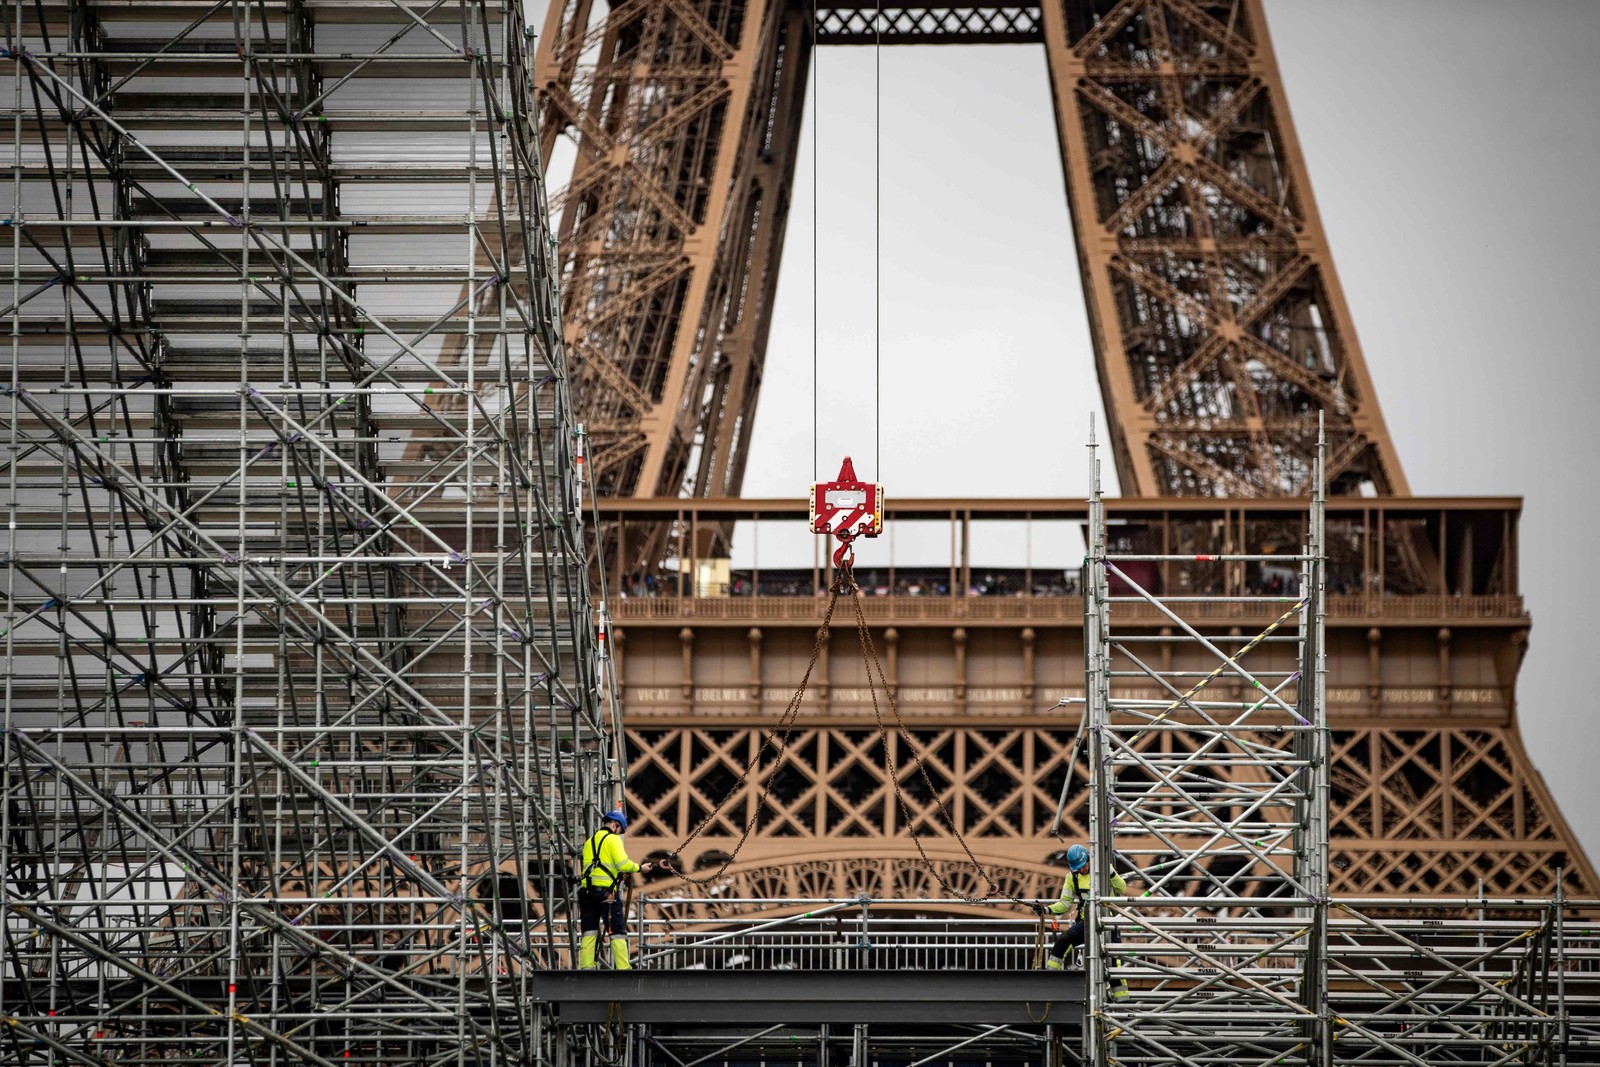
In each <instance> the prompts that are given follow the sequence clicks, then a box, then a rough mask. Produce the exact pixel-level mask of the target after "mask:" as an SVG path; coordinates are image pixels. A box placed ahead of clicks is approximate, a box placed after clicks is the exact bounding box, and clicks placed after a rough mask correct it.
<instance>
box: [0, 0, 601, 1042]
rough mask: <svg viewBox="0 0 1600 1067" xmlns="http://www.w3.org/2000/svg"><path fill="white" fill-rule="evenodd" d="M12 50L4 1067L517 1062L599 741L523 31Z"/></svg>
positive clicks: (367, 28) (558, 948) (88, 6)
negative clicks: (17, 1066)
mask: <svg viewBox="0 0 1600 1067" xmlns="http://www.w3.org/2000/svg"><path fill="white" fill-rule="evenodd" d="M4 10H5V20H6V30H5V38H6V42H5V45H6V54H5V57H4V58H5V59H6V60H7V62H8V63H9V64H10V71H11V75H12V77H11V92H10V93H9V94H8V96H9V107H10V109H11V114H10V116H9V119H10V121H9V122H8V123H7V128H8V130H9V132H10V134H11V141H12V146H11V149H10V151H9V153H7V154H8V155H9V157H10V165H11V166H10V169H11V176H10V177H11V180H10V183H9V184H10V186H11V197H10V201H11V203H10V206H9V211H8V217H7V218H6V220H5V226H6V229H7V230H8V231H9V236H10V240H9V241H8V242H7V244H8V247H9V255H10V262H9V264H8V266H9V273H10V276H11V284H10V286H9V287H8V292H7V294H6V296H5V297H3V298H0V299H3V300H4V302H5V304H6V311H5V315H6V318H7V321H8V324H9V326H10V331H9V345H8V355H9V363H10V366H9V371H8V374H7V375H6V380H5V381H4V383H3V385H0V388H3V391H4V397H3V405H4V410H5V426H4V430H3V431H0V432H3V435H4V445H5V448H4V452H3V454H0V463H3V464H4V466H5V471H4V479H5V495H6V517H7V520H8V526H7V532H6V543H5V545H4V553H5V557H4V563H5V566H6V583H5V598H6V603H5V620H4V634H3V637H4V641H5V652H6V657H7V665H8V670H7V672H6V677H5V682H4V723H3V726H4V736H3V739H0V746H3V748H0V795H3V800H4V806H3V808H0V870H3V872H4V876H3V881H0V908H3V912H4V924H3V936H4V946H5V950H4V953H3V958H4V963H3V964H0V1005H3V1006H4V1015H5V1023H6V1026H5V1027H4V1028H3V1029H0V1050H4V1051H3V1052H0V1058H3V1059H5V1060H6V1061H7V1062H16V1063H31V1062H39V1063H43V1062H72V1063H80V1062H81V1063H106V1062H116V1063H137V1062H147V1061H148V1062H153V1061H155V1060H161V1061H162V1062H172V1061H181V1062H185V1063H191V1064H219V1065H221V1064H228V1065H231V1064H236V1063H245V1062H250V1063H257V1062H260V1063H269V1062H270V1063H287V1062H306V1063H329V1064H331V1063H344V1062H367V1063H385V1064H421V1063H435V1062H450V1063H457V1062H484V1063H490V1062H494V1063H503V1062H518V1063H523V1062H531V1061H533V1060H541V1061H547V1060H548V1059H549V1058H550V1055H551V1050H550V1049H549V1048H546V1047H545V1045H544V1043H545V1042H546V1041H547V1040H550V1039H551V1036H550V1035H551V1034H552V1033H553V1031H552V1030H551V1028H549V1027H547V1026H545V1025H544V1023H543V1021H542V1020H541V1019H540V1018H539V1017H538V1013H539V1011H540V1010H541V1009H539V1008H538V1007H537V1006H536V1005H535V1004H534V1002H533V1000H532V998H530V997H529V996H528V986H529V982H530V976H531V975H532V974H533V973H534V972H536V971H537V970H539V969H541V968H548V967H552V966H560V965H563V964H564V963H565V961H566V959H567V953H568V952H569V951H570V947H571V946H570V939H571V934H570V932H569V931H568V929H567V924H566V923H565V922H564V920H562V915H563V913H564V911H565V909H566V906H567V903H568V900H567V894H568V888H567V879H566V877H565V875H566V872H567V871H568V869H569V866H570V858H571V856H572V854H573V853H574V851H575V850H576V847H577V844H578V843H579V842H581V839H582V836H583V834H585V833H586V832H587V830H588V829H589V828H591V827H592V825H593V824H594V822H595V816H596V814H597V812H598V811H599V810H604V807H606V806H609V803H610V802H611V801H613V800H614V799H615V792H616V788H617V775H616V771H615V763H614V759H613V754H612V750H611V742H610V737H611V736H612V735H613V733H615V732H616V731H615V726H616V724H615V723H614V722H613V721H612V718H613V716H614V714H615V704H614V701H612V700H611V699H610V687H611V685H612V679H611V676H610V669H609V668H610V665H609V662H608V661H607V660H606V659H605V657H604V655H603V650H602V649H601V648H600V647H599V645H598V643H597V641H596V638H595V607H594V605H593V604H592V602H591V598H590V593H589V576H588V563H587V558H588V552H589V547H588V541H589V537H590V531H589V530H588V529H587V528H586V526H585V523H584V521H583V515H582V506H583V491H582V490H583V486H582V484H581V483H582V477H583V474H582V463H581V461H580V460H579V458H578V457H579V451H578V450H579V449H580V448H581V436H582V429H581V427H580V426H579V425H578V424H577V422H576V420H575V418H574V415H573V411H572V406H571V398H570V394H569V383H568V380H567V373H566V354H565V351H564V348H563V340H562V332H561V327H560V321H559V307H560V303H559V299H558V296H557V292H556V286H555V270H554V255H553V248H554V243H553V240H552V238H551V234H550V230H549V225H548V220H547V207H546V205H547V200H546V194H545V188H544V184H543V176H542V172H543V166H542V163H541V160H540V158H539V153H540V146H539V140H538V136H537V130H536V126H535V121H534V118H533V115H532V85H531V78H530V70H531V55H530V44H531V41H530V36H531V35H530V34H529V32H528V30H527V28H526V27H527V12H526V11H525V9H524V6H523V5H522V4H521V3H518V2H505V0H428V2H421V0H393V2H390V3H378V4H367V3H358V2H353V0H326V2H325V0H318V2H317V3H314V4H312V3H307V2H305V0H287V2H282V0H236V2H218V3H210V2H196V3H184V4H171V5H157V4H148V5H146V4H137V5H125V4H111V3H102V2H99V0H44V2H40V3H30V4H23V3H21V2H20V0H19V2H15V3H13V4H10V5H7V6H6V7H5V9H4Z"/></svg>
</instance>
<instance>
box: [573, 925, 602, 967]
mask: <svg viewBox="0 0 1600 1067" xmlns="http://www.w3.org/2000/svg"><path fill="white" fill-rule="evenodd" d="M599 947H600V935H599V934H584V935H583V936H582V937H580V938H578V970H580V971H592V970H594V965H595V959H594V957H595V950H596V949H598V948H599Z"/></svg>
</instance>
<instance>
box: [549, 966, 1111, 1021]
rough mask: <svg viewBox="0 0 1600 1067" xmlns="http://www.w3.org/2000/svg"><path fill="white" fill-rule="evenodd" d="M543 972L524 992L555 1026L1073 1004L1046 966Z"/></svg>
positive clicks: (996, 1013)
mask: <svg viewBox="0 0 1600 1067" xmlns="http://www.w3.org/2000/svg"><path fill="white" fill-rule="evenodd" d="M760 978H761V980H760V981H759V982H755V981H751V976H750V975H749V974H746V973H743V972H739V971H550V972H545V973H542V974H540V975H539V976H538V979H537V980H536V981H535V982H534V983H533V990H532V993H533V999H534V1000H535V1001H538V1002H540V1003H546V1004H550V1005H551V1006H552V1007H553V1008H554V1009H555V1011H556V1013H557V1016H558V1017H559V1018H560V1020H561V1022H562V1023H596V1022H605V1021H607V1020H608V1019H615V1018H616V1017H617V1016H616V1014H615V1013H616V1012H619V1011H620V1013H621V1019H622V1021H623V1022H641V1023H739V1024H749V1023H767V1024H777V1023H793V1024H796V1025H804V1024H814V1023H825V1022H826V1023H857V1022H861V1023H930V1024H951V1025H956V1024H963V1023H974V1024H976V1023H988V1024H995V1023H1024V1024H1025V1023H1030V1022H1039V1021H1041V1020H1042V1019H1043V1018H1044V1017H1045V1014H1046V1012H1049V1013H1050V1015H1051V1016H1053V1017H1054V1018H1056V1019H1057V1020H1058V1021H1067V1020H1075V1019H1077V1018H1078V1017H1079V1015H1080V1014H1081V1013H1082V1010H1083V1000H1084V981H1083V976H1082V975H1081V974H1061V973H1059V972H1053V971H1042V970H1041V971H763V972H762V973H761V976H760Z"/></svg>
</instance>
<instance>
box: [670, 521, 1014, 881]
mask: <svg viewBox="0 0 1600 1067" xmlns="http://www.w3.org/2000/svg"><path fill="white" fill-rule="evenodd" d="M842 547H843V548H848V547H849V542H848V541H847V542H846V543H845V545H844V546H842ZM841 596H848V597H849V598H850V601H851V605H852V607H853V608H854V611H855V619H856V635H857V637H858V639H859V640H860V643H861V659H862V663H863V664H864V665H865V666H866V667H867V688H868V689H869V690H870V691H871V693H872V716H873V719H874V720H875V721H876V723H877V727H878V740H879V742H880V744H881V745H882V747H883V758H884V765H885V767H886V768H887V769H888V771H889V784H890V786H891V787H892V788H893V789H894V796H895V804H896V806H897V808H898V809H899V812H900V817H901V818H902V819H903V820H904V821H905V825H906V828H907V829H908V830H909V831H910V832H911V843H912V844H913V845H915V846H916V849H917V856H918V857H919V858H920V860H921V862H922V866H923V869H924V870H926V871H927V872H928V873H929V874H930V875H932V876H933V879H934V881H936V882H937V883H939V887H940V888H941V889H943V890H944V891H945V892H946V893H948V894H950V895H951V896H953V897H956V898H958V899H960V900H962V901H964V902H965V903H968V904H982V903H985V902H987V901H991V900H1006V901H1010V902H1011V903H1013V904H1018V905H1021V906H1022V907H1030V906H1031V904H1030V902H1029V901H1026V900H1022V899H1020V898H1018V897H1015V896H1012V895H1011V894H1010V893H1007V892H1005V891H1004V890H1003V889H1001V887H1000V883H999V882H998V881H997V880H996V879H995V877H994V876H993V875H992V874H990V873H989V871H988V869H987V868H985V867H984V865H983V864H982V863H981V862H980V861H979V860H978V857H977V856H976V855H975V854H974V853H973V851H972V847H971V846H970V845H968V844H967V839H966V838H965V837H963V836H962V834H961V831H960V830H959V829H958V828H957V827H956V824H955V819H954V818H953V817H952V816H951V814H950V809H949V808H948V807H946V806H945V802H944V798H943V797H942V796H941V795H940V791H939V790H938V789H937V788H936V787H935V786H934V784H933V779H932V778H931V777H930V776H929V774H928V768H927V766H926V764H925V763H924V762H923V760H922V758H921V757H920V756H918V757H917V758H916V759H915V760H914V761H913V762H914V764H915V766H916V768H917V773H918V775H919V776H920V777H921V778H922V783H923V785H924V786H925V787H926V788H927V790H928V795H929V797H931V798H932V800H933V803H934V805H935V807H936V808H937V809H938V812H939V817H940V818H941V819H942V820H943V822H944V825H945V827H946V829H948V830H949V831H950V836H951V837H953V838H955V840H956V843H957V844H958V845H960V846H961V851H962V852H963V853H965V854H966V857H967V860H968V861H969V862H970V863H971V864H972V868H973V870H974V871H976V872H977V874H978V876H979V877H980V878H981V879H982V880H983V881H984V882H986V883H988V891H987V892H985V893H984V894H982V895H981V896H974V895H972V894H970V893H966V892H964V891H962V890H961V889H960V888H959V887H957V886H955V885H953V884H951V882H950V881H949V880H948V879H946V878H945V877H944V875H942V874H940V873H939V869H938V867H937V866H936V865H935V864H934V862H933V858H932V857H931V856H929V855H928V852H927V850H926V849H925V848H923V846H922V838H921V836H920V835H919V834H918V833H917V830H916V819H915V817H914V816H913V813H912V810H911V805H910V803H909V802H908V801H907V800H906V796H905V793H904V792H903V791H902V790H901V788H900V771H899V767H898V765H897V762H896V760H895V757H894V751H893V747H892V746H891V745H890V744H889V728H888V725H887V724H886V723H885V722H884V718H883V707H882V704H880V702H879V700H878V690H879V689H880V688H881V689H882V690H883V696H884V700H885V701H886V702H887V703H888V705H889V710H890V712H891V713H892V714H893V716H894V725H895V730H896V732H897V733H898V734H899V735H900V737H901V739H902V740H904V741H905V743H906V745H907V747H908V748H915V742H914V740H913V738H912V736H911V730H910V728H909V727H908V726H907V725H906V722H905V719H904V718H903V717H902V716H901V714H900V706H899V704H898V702H897V701H896V700H895V697H894V692H893V691H892V690H891V689H890V688H889V683H888V679H887V676H886V675H885V673H884V669H883V663H882V662H881V661H880V660H879V659H878V649H877V646H875V645H874V644H873V642H872V635H871V633H870V632H869V630H868V628H867V617H866V615H865V613H864V612H863V611H862V609H861V587H860V586H858V585H857V584H856V579H855V572H854V570H853V568H852V567H851V566H850V560H849V558H848V557H846V559H845V561H844V564H843V565H842V566H841V567H840V568H839V569H838V570H836V571H835V572H834V576H833V585H832V586H831V587H830V589H829V590H828V607H827V610H826V611H824V612H823V614H822V623H821V624H820V625H819V626H818V627H817V638H816V641H815V643H814V644H813V645H812V646H811V659H810V661H809V662H808V663H807V664H806V669H805V673H804V674H803V675H801V676H800V685H799V686H798V687H797V688H796V689H795V692H794V695H793V696H792V697H790V698H789V704H788V706H787V707H786V708H784V711H783V715H782V716H780V717H779V719H778V722H777V725H776V726H775V727H774V728H773V729H772V730H763V731H762V734H761V747H760V748H759V749H757V751H756V756H755V759H753V760H751V761H750V764H749V766H747V767H746V768H745V769H744V770H743V771H742V772H740V774H739V777H738V778H737V779H736V780H735V782H734V784H733V785H732V786H731V787H730V788H729V789H728V791H727V793H725V794H724V795H723V797H722V799H720V800H718V801H717V803H716V806H715V807H713V808H712V809H711V811H710V812H708V813H707V814H706V817H705V818H704V819H702V820H700V823H699V825H698V826H696V827H695V828H694V829H693V830H692V831H691V832H690V833H689V836H688V837H686V838H684V839H683V841H682V842H680V843H679V844H678V846H677V847H676V848H675V849H674V850H673V852H674V854H675V855H678V856H681V855H682V854H683V851H684V850H685V849H687V848H688V847H689V846H690V845H691V844H693V843H694V841H695V839H696V838H698V837H699V836H700V835H701V834H702V833H704V832H705V830H706V827H708V826H710V825H711V824H712V822H714V821H715V820H716V819H717V817H718V816H719V815H721V814H722V809H723V807H724V806H725V805H726V804H727V803H728V801H729V800H730V799H732V798H733V797H734V796H735V795H737V794H739V793H740V792H742V790H743V789H744V787H745V786H746V785H747V784H748V782H749V779H750V776H751V775H752V774H753V773H755V772H756V771H757V770H758V769H759V768H760V767H761V766H762V763H763V762H764V761H765V760H766V758H767V754H768V753H769V752H771V751H773V750H774V749H776V753H777V759H776V760H775V761H774V762H773V764H772V767H771V768H770V769H769V770H768V771H767V772H766V773H765V774H763V775H762V777H761V779H760V781H761V786H760V790H759V791H758V793H757V795H756V804H755V807H754V809H753V810H752V811H751V812H750V817H749V818H748V819H746V820H745V823H744V827H743V829H742V830H741V832H740V834H739V840H738V841H736V842H735V843H734V846H733V848H732V849H731V850H730V851H729V852H728V854H727V858H726V859H724V860H723V861H722V863H721V864H720V865H719V866H718V867H717V869H716V870H714V871H712V872H711V873H709V874H704V875H696V874H691V873H689V872H688V871H682V870H680V871H676V872H675V873H676V874H677V875H678V877H679V878H681V879H683V881H685V882H687V883H689V884H691V885H705V884H707V883H709V882H714V881H716V880H717V879H718V878H720V877H722V875H723V873H724V872H725V871H727V869H728V868H729V867H730V866H732V865H733V863H734V861H735V860H736V859H737V858H738V856H739V852H740V850H741V849H743V848H744V846H745V842H747V841H749V840H750V835H751V834H752V833H753V832H754V831H755V827H756V824H757V823H758V822H759V821H760V819H761V815H762V813H763V812H765V811H766V810H767V801H768V797H769V795H770V793H771V788H772V779H773V776H774V775H775V774H776V773H777V771H778V769H779V768H780V767H781V766H782V765H783V763H784V761H785V760H787V759H788V757H789V738H790V736H791V735H792V734H793V732H794V724H795V720H796V719H798V718H799V716H800V709H801V706H802V705H803V704H804V703H805V696H806V691H807V689H808V688H809V687H810V684H811V675H812V672H813V671H815V670H816V666H817V663H818V661H819V660H820V659H821V658H822V650H823V648H825V647H826V646H827V643H828V635H829V632H830V630H831V628H832V625H833V615H834V611H835V610H836V609H837V607H838V605H839V598H840V597H841ZM774 738H776V741H774Z"/></svg>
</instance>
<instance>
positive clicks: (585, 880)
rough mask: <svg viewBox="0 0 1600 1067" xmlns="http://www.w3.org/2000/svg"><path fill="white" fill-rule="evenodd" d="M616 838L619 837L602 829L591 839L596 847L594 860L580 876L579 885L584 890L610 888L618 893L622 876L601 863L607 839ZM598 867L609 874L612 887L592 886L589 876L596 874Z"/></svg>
mask: <svg viewBox="0 0 1600 1067" xmlns="http://www.w3.org/2000/svg"><path fill="white" fill-rule="evenodd" d="M615 836H617V835H616V834H614V833H612V832H611V831H610V830H606V829H602V830H601V831H600V832H599V833H597V834H595V835H594V836H593V837H591V838H590V839H589V842H590V843H592V844H593V845H594V859H592V860H590V861H589V865H588V866H587V867H585V868H584V869H583V872H582V873H581V874H579V875H578V885H579V886H581V887H583V888H584V889H605V888H609V889H611V890H612V891H613V892H615V891H616V888H617V882H618V881H619V880H620V879H621V877H622V876H621V875H620V874H618V873H617V872H616V871H614V870H612V869H611V868H610V867H608V866H606V865H605V864H604V863H602V862H600V857H601V856H603V855H604V854H605V852H604V850H605V845H606V838H608V837H615ZM580 858H581V857H580ZM596 867H599V868H600V869H601V870H603V871H605V872H606V873H607V874H609V875H610V876H611V885H610V886H609V887H607V886H598V885H590V884H589V876H590V875H591V874H593V873H594V869H595V868H596Z"/></svg>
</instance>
